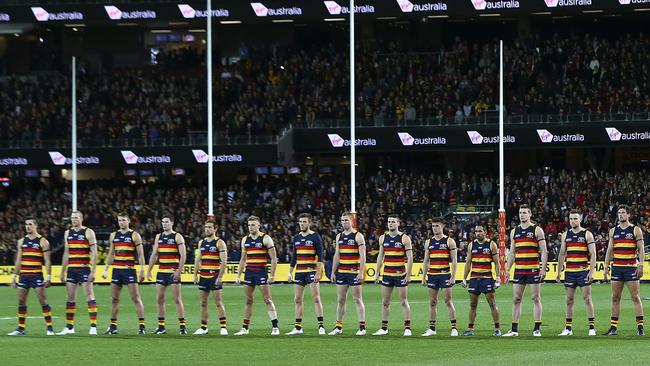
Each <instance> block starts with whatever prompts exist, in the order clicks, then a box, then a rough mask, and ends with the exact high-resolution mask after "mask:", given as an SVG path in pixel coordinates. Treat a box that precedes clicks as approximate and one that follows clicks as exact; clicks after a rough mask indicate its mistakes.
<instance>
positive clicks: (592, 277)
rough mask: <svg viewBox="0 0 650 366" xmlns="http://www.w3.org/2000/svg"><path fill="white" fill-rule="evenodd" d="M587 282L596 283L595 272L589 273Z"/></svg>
mask: <svg viewBox="0 0 650 366" xmlns="http://www.w3.org/2000/svg"><path fill="white" fill-rule="evenodd" d="M587 281H589V283H592V282H594V271H589V273H587Z"/></svg>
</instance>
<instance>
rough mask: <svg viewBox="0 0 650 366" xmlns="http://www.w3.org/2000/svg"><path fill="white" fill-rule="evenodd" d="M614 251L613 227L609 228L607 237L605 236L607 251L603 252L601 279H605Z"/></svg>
mask: <svg viewBox="0 0 650 366" xmlns="http://www.w3.org/2000/svg"><path fill="white" fill-rule="evenodd" d="M613 252H614V229H613V228H612V229H609V237H608V238H607V252H605V263H604V266H603V281H607V277H608V276H609V264H610V263H611V261H612V255H613Z"/></svg>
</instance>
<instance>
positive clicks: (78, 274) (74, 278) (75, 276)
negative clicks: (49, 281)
mask: <svg viewBox="0 0 650 366" xmlns="http://www.w3.org/2000/svg"><path fill="white" fill-rule="evenodd" d="M88 276H90V268H88V267H74V268H68V272H67V279H66V281H65V282H67V283H71V284H73V285H78V284H81V283H86V282H88Z"/></svg>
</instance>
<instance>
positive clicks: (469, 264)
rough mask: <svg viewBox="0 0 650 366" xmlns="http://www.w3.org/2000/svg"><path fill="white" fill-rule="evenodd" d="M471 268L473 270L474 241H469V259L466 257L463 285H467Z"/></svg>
mask: <svg viewBox="0 0 650 366" xmlns="http://www.w3.org/2000/svg"><path fill="white" fill-rule="evenodd" d="M471 270H472V243H469V245H467V259H465V270H464V271H463V286H466V285H467V276H469V273H470V271H471ZM497 273H498V272H497Z"/></svg>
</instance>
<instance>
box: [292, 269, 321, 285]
mask: <svg viewBox="0 0 650 366" xmlns="http://www.w3.org/2000/svg"><path fill="white" fill-rule="evenodd" d="M314 277H316V272H299V273H296V275H295V276H294V277H293V283H294V284H296V285H300V286H307V285H309V284H310V283H314Z"/></svg>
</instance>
